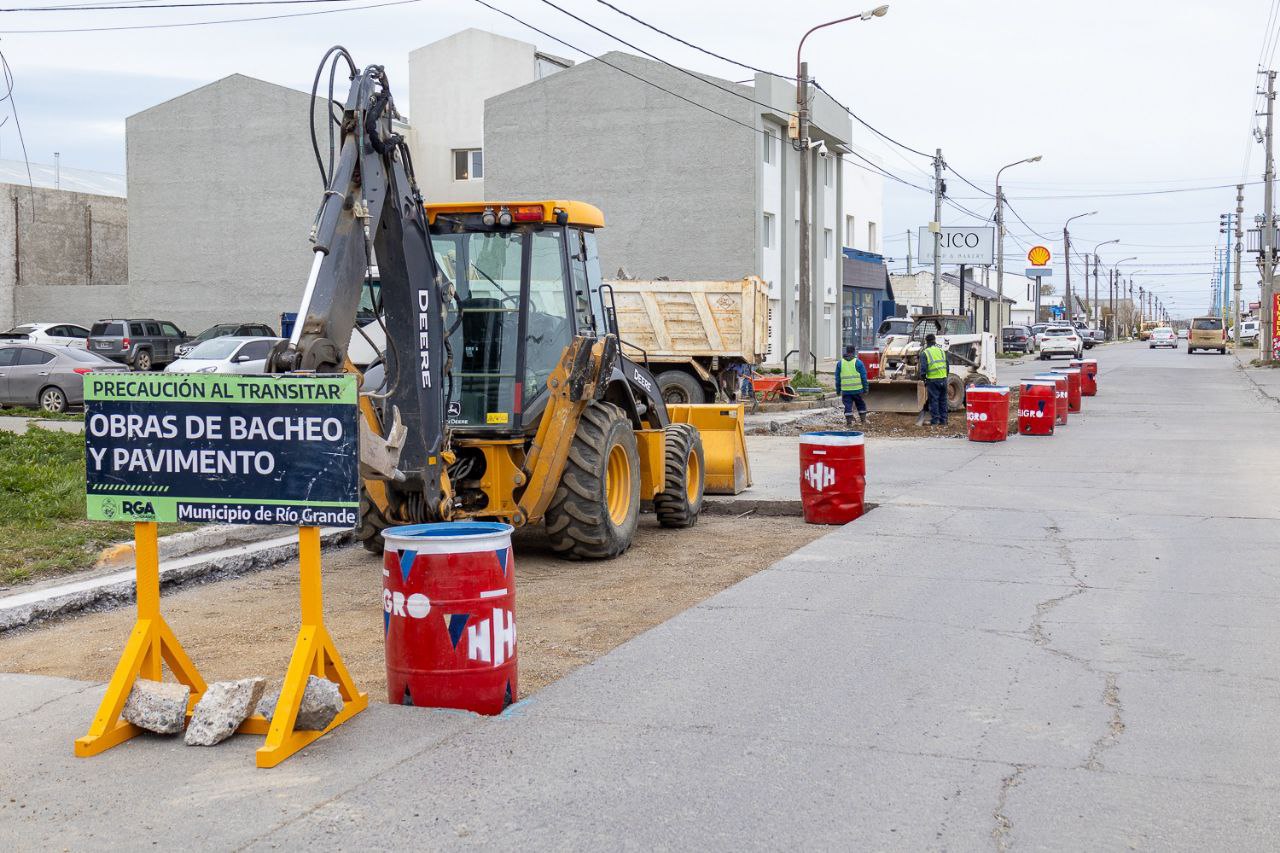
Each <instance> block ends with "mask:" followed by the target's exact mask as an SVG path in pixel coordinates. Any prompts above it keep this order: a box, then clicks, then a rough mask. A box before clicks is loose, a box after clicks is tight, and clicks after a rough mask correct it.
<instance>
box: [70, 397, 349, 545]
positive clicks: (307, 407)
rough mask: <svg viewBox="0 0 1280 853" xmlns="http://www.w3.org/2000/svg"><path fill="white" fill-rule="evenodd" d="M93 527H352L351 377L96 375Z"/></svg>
mask: <svg viewBox="0 0 1280 853" xmlns="http://www.w3.org/2000/svg"><path fill="white" fill-rule="evenodd" d="M84 396H85V419H84V424H85V430H84V434H85V471H86V483H87V488H88V501H87V503H88V514H89V518H91V519H95V520H101V521H183V522H210V523H217V524H289V525H295V526H296V525H315V526H338V527H354V526H355V524H356V522H357V520H358V508H359V488H360V483H359V459H358V455H359V430H358V420H357V412H356V399H357V389H356V377H355V376H354V375H353V374H352V375H343V376H270V377H265V376H263V377H259V376H218V375H192V376H184V375H164V374H162V375H158V376H145V375H144V376H139V375H137V374H119V373H102V374H94V373H90V374H88V375H87V376H86V377H85V383H84Z"/></svg>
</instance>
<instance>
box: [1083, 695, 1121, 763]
mask: <svg viewBox="0 0 1280 853" xmlns="http://www.w3.org/2000/svg"><path fill="white" fill-rule="evenodd" d="M1117 678H1118V676H1117V675H1116V673H1114V672H1108V673H1106V684H1105V686H1104V687H1103V689H1102V704H1104V705H1106V706H1107V707H1108V708H1110V709H1111V719H1110V720H1109V721H1108V722H1107V730H1106V731H1105V732H1104V733H1103V734H1102V736H1101V737H1099V738H1098V739H1097V740H1095V741H1094V742H1093V746H1092V747H1090V748H1089V755H1088V757H1087V758H1086V759H1085V761H1084V764H1082V765H1081V767H1083V768H1084V769H1085V770H1104V769H1106V768H1105V767H1103V764H1102V753H1103V752H1105V751H1106V750H1108V749H1110V748H1111V747H1113V746H1115V745H1116V742H1117V741H1118V740H1120V735H1122V734H1124V728H1125V726H1124V705H1122V704H1121V702H1120V685H1119V684H1117V683H1116V679H1117Z"/></svg>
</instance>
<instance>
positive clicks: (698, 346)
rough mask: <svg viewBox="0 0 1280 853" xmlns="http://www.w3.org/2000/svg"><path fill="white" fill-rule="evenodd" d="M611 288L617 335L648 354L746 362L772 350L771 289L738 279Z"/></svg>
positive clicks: (756, 281)
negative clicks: (770, 324) (770, 345)
mask: <svg viewBox="0 0 1280 853" xmlns="http://www.w3.org/2000/svg"><path fill="white" fill-rule="evenodd" d="M606 284H608V285H609V286H610V287H612V288H613V293H614V305H615V306H616V308H617V312H618V336H619V337H620V338H621V339H622V340H623V341H626V342H627V343H629V344H634V345H635V346H638V347H640V348H641V349H643V350H645V352H646V353H647V354H648V356H649V358H651V359H657V360H659V361H661V360H665V359H673V358H674V359H688V358H695V359H697V358H715V357H719V358H722V359H724V358H729V359H741V360H742V361H744V362H746V363H747V364H758V363H760V362H761V361H763V360H764V358H765V354H766V353H767V351H768V349H769V288H768V286H767V285H766V284H765V283H764V281H763V280H762V279H760V278H759V277H757V276H747V277H746V278H743V279H739V280H737V281H647V280H642V279H635V280H618V281H609V282H606Z"/></svg>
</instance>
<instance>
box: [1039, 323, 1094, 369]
mask: <svg viewBox="0 0 1280 853" xmlns="http://www.w3.org/2000/svg"><path fill="white" fill-rule="evenodd" d="M1055 355H1065V356H1070V357H1071V358H1082V357H1083V356H1084V339H1083V338H1081V337H1080V333H1079V332H1078V331H1077V330H1076V329H1075V328H1074V327H1072V326H1068V325H1065V324H1063V325H1054V326H1047V327H1046V328H1045V330H1044V331H1043V332H1042V333H1041V334H1040V358H1041V360H1045V359H1049V358H1052V357H1053V356H1055Z"/></svg>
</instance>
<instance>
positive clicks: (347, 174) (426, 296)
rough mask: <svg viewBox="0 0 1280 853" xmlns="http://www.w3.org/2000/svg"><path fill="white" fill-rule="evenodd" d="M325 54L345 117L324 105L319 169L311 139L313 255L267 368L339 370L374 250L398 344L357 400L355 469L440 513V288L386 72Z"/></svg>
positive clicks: (406, 512)
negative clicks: (330, 130)
mask: <svg viewBox="0 0 1280 853" xmlns="http://www.w3.org/2000/svg"><path fill="white" fill-rule="evenodd" d="M330 56H333V57H334V59H333V62H334V63H335V67H336V63H337V62H338V60H339V59H346V61H347V64H348V66H349V68H350V71H351V87H350V92H349V93H348V95H347V99H346V101H345V103H344V104H343V109H342V115H341V119H340V121H339V120H338V119H337V118H336V116H333V115H332V114H331V116H330V118H329V119H328V120H330V121H333V122H335V123H336V124H338V125H339V130H340V140H341V142H340V148H339V149H338V151H337V153H336V162H335V161H334V160H333V158H332V157H331V163H334V165H333V166H332V170H331V173H326V170H325V168H324V163H323V158H321V156H320V152H319V148H318V146H317V151H316V156H317V161H318V162H320V164H321V167H320V170H321V172H322V174H324V176H325V178H326V180H325V190H324V196H323V199H322V200H321V202H320V210H319V212H318V213H317V214H316V219H315V224H314V225H313V227H312V233H311V241H312V244H313V246H312V248H313V250H314V252H315V257H314V259H313V261H312V264H311V271H310V274H309V275H308V277H307V282H306V289H305V291H304V293H303V297H302V305H301V307H300V308H299V309H298V319H297V322H296V324H295V325H294V328H293V333H292V335H291V336H290V338H289V340H288V341H285V342H282V343H281V344H279V345H277V347H276V348H275V350H274V351H273V352H272V354H271V357H270V359H269V360H268V368H267V369H268V371H269V372H277V373H282V372H290V371H315V372H317V373H336V372H342V371H343V370H344V369H346V367H347V366H348V365H349V362H348V361H347V358H346V355H347V345H348V342H349V341H350V339H351V334H352V330H353V329H354V328H355V326H356V312H357V310H358V308H359V304H360V292H361V289H362V288H363V287H364V286H365V281H366V278H367V276H368V273H369V270H370V267H371V266H372V265H373V264H374V263H375V259H376V263H377V266H378V271H379V275H380V278H381V300H382V304H381V306H380V307H381V313H382V316H383V322H384V323H385V324H386V340H387V341H388V342H392V341H395V342H405V343H404V344H403V345H399V346H393V345H388V347H387V352H386V354H385V358H386V365H385V373H384V375H385V381H384V383H383V387H382V388H381V389H378V390H377V391H375V392H373V396H374V397H376V398H377V399H379V400H380V401H381V406H380V409H381V411H382V415H381V416H379V415H378V414H377V413H376V412H375V411H374V410H373V407H372V405H371V399H370V397H369V396H368V395H365V396H362V398H361V404H362V409H363V414H364V417H363V418H362V419H361V424H362V430H361V442H362V449H361V460H362V463H363V464H362V469H363V470H364V473H365V475H366V476H371V477H373V478H377V479H383V480H388V481H393V482H395V483H396V487H395V491H396V493H397V494H398V495H400V496H402V497H403V499H404V502H405V503H407V504H409V506H406V507H403V508H402V510H401V511H400V512H399V513H398V515H400V516H401V517H402V518H404V519H405V520H434V519H439V518H447V517H448V516H449V514H450V511H451V510H450V506H449V500H448V494H449V487H448V482H447V475H446V474H445V473H444V468H445V461H446V460H445V456H446V454H447V452H448V447H447V446H446V442H447V439H446V434H445V429H444V398H445V390H446V388H445V386H446V383H447V381H448V380H447V376H448V373H449V369H450V368H449V364H448V345H447V341H446V336H445V321H444V311H445V299H446V296H447V294H446V293H445V292H444V290H445V288H444V287H443V286H442V279H441V276H440V275H439V271H438V269H437V266H436V260H435V256H434V253H433V252H432V250H431V241H430V235H429V233H428V230H427V221H426V216H425V213H424V211H423V206H422V196H421V194H420V193H419V191H418V187H417V184H416V183H415V181H414V177H413V164H412V160H411V158H410V156H409V150H408V147H407V146H406V144H405V141H404V139H403V137H402V136H400V135H399V134H397V133H395V131H394V128H393V125H392V119H393V118H394V117H397V115H398V114H397V113H396V108H395V103H394V101H393V100H392V98H391V91H390V87H389V85H388V82H387V75H386V72H385V70H384V69H383V67H382V66H379V65H371V66H369V67H367V68H365V69H364V70H363V71H360V70H357V68H356V66H355V64H354V62H353V61H352V60H351V59H350V56H349V55H348V54H347V53H346V51H345V50H343V49H341V48H335V49H334V50H332V51H330V53H329V54H326V60H328V59H329V57H330ZM321 67H322V68H323V67H324V63H323V62H322V64H321ZM331 73H332V71H331ZM318 80H319V75H318V74H317V81H318ZM330 106H332V105H330ZM375 307H377V306H375ZM410 342H411V343H410ZM381 491H383V492H384V493H385V490H381ZM379 497H381V496H379ZM419 501H421V503H419ZM381 509H383V510H384V511H385V510H386V509H387V507H385V506H383V507H381Z"/></svg>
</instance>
